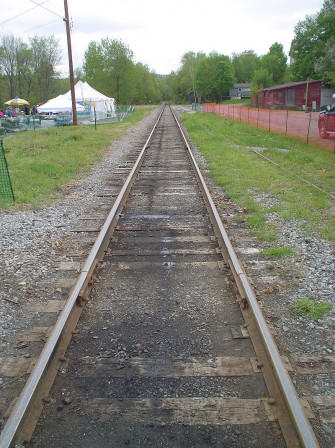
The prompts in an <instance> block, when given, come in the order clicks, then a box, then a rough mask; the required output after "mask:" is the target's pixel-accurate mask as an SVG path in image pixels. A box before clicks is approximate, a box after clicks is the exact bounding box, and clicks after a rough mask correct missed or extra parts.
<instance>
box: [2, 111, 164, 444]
mask: <svg viewBox="0 0 335 448" xmlns="http://www.w3.org/2000/svg"><path fill="white" fill-rule="evenodd" d="M164 108H165V106H164V105H163V107H162V110H161V112H160V114H159V117H158V119H157V121H156V122H155V125H154V127H153V129H152V131H151V133H150V135H149V137H148V139H147V141H146V143H145V144H144V146H143V148H142V150H141V152H140V154H139V156H138V158H137V160H136V162H135V164H134V166H133V168H132V170H131V171H130V173H129V175H128V177H127V179H126V181H125V183H124V185H123V187H122V188H121V191H120V193H119V195H118V196H117V198H116V200H115V203H114V205H113V207H112V209H111V211H110V212H109V214H108V217H107V219H106V221H105V223H104V224H103V226H102V228H101V230H100V232H99V235H98V237H97V239H96V241H95V243H94V245H93V247H92V249H91V251H90V253H89V255H88V257H87V259H86V261H85V263H84V265H83V267H82V270H81V272H80V274H79V276H78V277H77V280H76V282H75V285H74V287H73V289H72V291H71V293H70V295H69V297H68V300H67V302H66V305H65V307H64V309H63V311H62V312H61V314H60V316H59V318H58V320H57V322H56V324H55V327H54V329H53V331H52V333H51V335H50V337H49V339H48V341H47V343H46V344H45V346H44V349H43V350H42V352H41V354H40V356H39V358H38V360H37V363H36V365H35V368H34V369H33V371H32V372H31V374H30V376H29V378H28V380H27V382H26V384H25V387H24V388H23V390H22V392H21V394H20V396H19V398H18V401H17V403H16V405H15V407H14V409H13V411H12V413H11V415H10V417H9V419H8V421H7V422H6V425H5V426H4V428H3V431H2V432H1V434H0V447H1V448H10V447H12V446H13V444H14V443H21V442H22V441H21V440H16V438H17V435H18V432H19V431H20V430H21V426H22V422H23V420H24V419H25V418H26V416H27V414H28V410H29V407H30V405H31V404H32V402H33V400H34V397H35V396H36V392H37V389H38V387H39V385H40V384H41V383H42V381H43V376H44V374H45V372H46V370H47V368H48V365H49V363H50V360H51V358H52V355H53V353H54V352H55V350H56V347H57V345H58V343H59V341H60V339H61V336H62V332H63V330H64V327H65V325H66V323H67V321H68V319H69V317H70V314H71V312H72V310H73V308H74V307H75V305H76V303H77V299H78V297H80V294H81V292H82V290H83V288H84V287H85V285H87V284H88V282H89V277H90V276H91V275H92V274H93V272H94V268H95V266H96V265H97V263H98V262H99V258H100V257H101V248H102V247H103V245H104V244H105V242H106V239H107V238H108V239H109V238H110V228H111V226H112V225H113V224H114V226H115V222H117V221H118V219H119V216H120V212H121V210H120V208H121V209H122V208H123V205H124V203H125V200H126V198H127V196H128V194H129V191H130V189H131V187H132V184H133V183H134V180H135V177H136V175H137V173H138V171H139V168H140V166H141V164H142V161H143V158H144V155H145V152H146V150H147V148H148V146H149V144H150V141H151V139H152V136H153V134H154V132H155V130H156V127H157V125H158V123H159V121H160V119H161V116H162V114H163V111H164Z"/></svg>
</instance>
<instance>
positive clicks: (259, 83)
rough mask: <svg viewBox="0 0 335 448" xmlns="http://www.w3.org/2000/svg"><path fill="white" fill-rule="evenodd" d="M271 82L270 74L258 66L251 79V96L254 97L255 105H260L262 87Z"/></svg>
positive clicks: (269, 84)
mask: <svg viewBox="0 0 335 448" xmlns="http://www.w3.org/2000/svg"><path fill="white" fill-rule="evenodd" d="M272 84H273V79H272V75H271V74H270V73H269V72H268V71H267V70H266V69H265V68H260V69H259V70H257V71H256V72H255V74H254V77H253V78H252V81H251V89H250V90H251V97H252V98H255V100H256V106H257V107H258V106H260V105H261V104H262V101H263V89H264V88H265V87H270V86H271V85H272Z"/></svg>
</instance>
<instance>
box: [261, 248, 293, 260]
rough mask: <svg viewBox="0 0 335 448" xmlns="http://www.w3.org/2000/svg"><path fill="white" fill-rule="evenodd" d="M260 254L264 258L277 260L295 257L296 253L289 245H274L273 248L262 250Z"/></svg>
mask: <svg viewBox="0 0 335 448" xmlns="http://www.w3.org/2000/svg"><path fill="white" fill-rule="evenodd" d="M260 255H261V256H262V257H264V258H271V259H272V260H276V259H278V258H286V257H293V256H294V255H295V253H294V251H293V250H292V249H290V248H289V247H274V248H272V249H264V250H262V252H261V253H260Z"/></svg>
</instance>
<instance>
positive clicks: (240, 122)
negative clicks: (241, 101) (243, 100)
mask: <svg viewBox="0 0 335 448" xmlns="http://www.w3.org/2000/svg"><path fill="white" fill-rule="evenodd" d="M241 115H242V106H240V123H241V121H242V120H241Z"/></svg>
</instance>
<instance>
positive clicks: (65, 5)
mask: <svg viewBox="0 0 335 448" xmlns="http://www.w3.org/2000/svg"><path fill="white" fill-rule="evenodd" d="M64 10H65V18H64V19H63V20H64V22H65V25H66V36H67V50H68V55H69V72H70V85H71V99H72V117H73V125H74V126H77V124H78V121H77V107H76V95H75V91H74V76H73V63H72V48H71V35H70V21H69V10H68V7H67V0H64Z"/></svg>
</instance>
